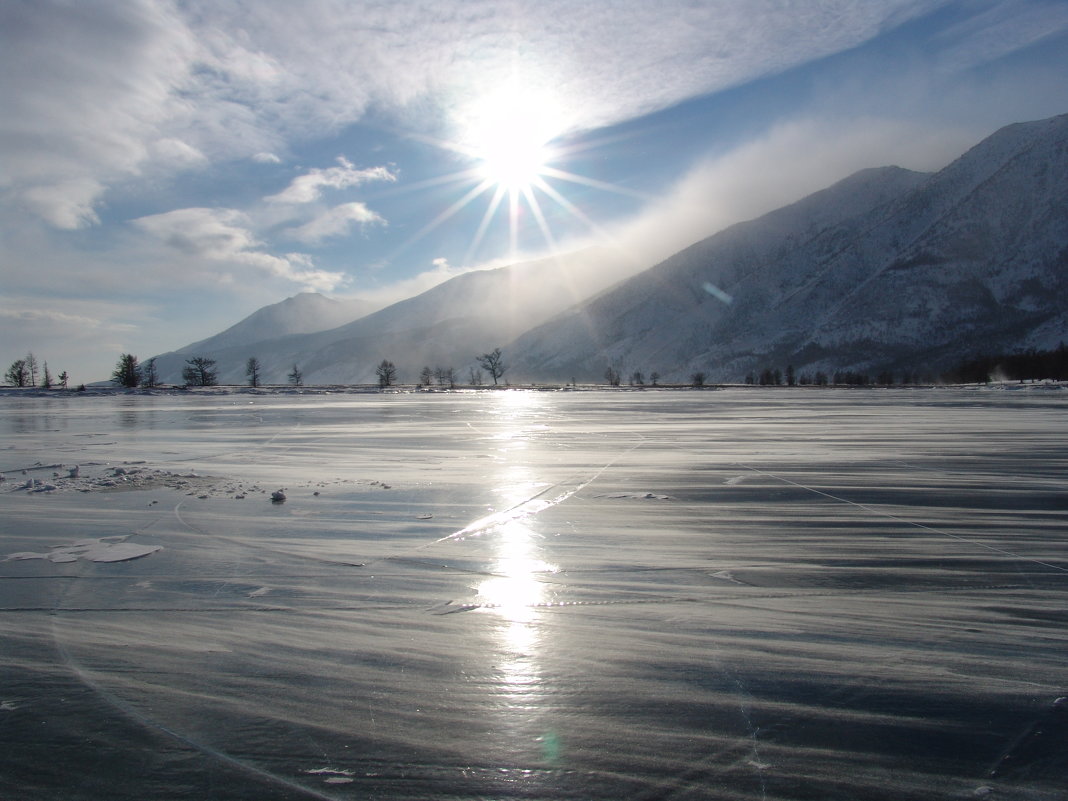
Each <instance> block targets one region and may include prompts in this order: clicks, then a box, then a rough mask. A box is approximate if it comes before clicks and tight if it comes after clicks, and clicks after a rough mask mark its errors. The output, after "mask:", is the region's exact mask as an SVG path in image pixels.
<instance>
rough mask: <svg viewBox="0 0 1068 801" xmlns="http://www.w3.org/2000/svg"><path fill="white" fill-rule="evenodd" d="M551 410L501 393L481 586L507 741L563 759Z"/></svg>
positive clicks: (550, 759)
mask: <svg viewBox="0 0 1068 801" xmlns="http://www.w3.org/2000/svg"><path fill="white" fill-rule="evenodd" d="M548 411H549V404H548V402H547V400H546V399H545V398H544V397H543V396H541V394H540V393H537V392H524V391H515V390H512V391H507V392H501V393H497V394H496V395H495V397H494V398H493V406H492V408H491V409H490V410H489V412H490V414H489V415H488V417H489V420H488V421H487V426H486V428H487V432H486V433H487V434H488V435H489V436H490V438H491V439H492V440H493V441H494V442H496V443H497V446H496V460H495V465H494V468H493V473H492V476H491V479H490V480H491V481H492V482H493V483H492V484H491V486H492V488H493V490H494V494H495V496H496V498H497V499H498V500H497V509H496V510H494V512H493V513H491V514H490V515H489V516H488V517H487V518H484V519H483V521H481V524H482V525H483V526H484V528H482V529H481V530H482V531H483V532H484V536H485V538H486V539H485V542H486V544H487V545H488V546H489V548H490V549H491V558H492V561H491V562H490V563H489V564H488V565H487V568H488V571H489V573H490V574H491V575H490V576H488V577H486V578H485V579H484V580H483V581H481V582H480V583H479V584H478V585H477V586H476V587H475V588H474V589H475V590H476V592H477V600H476V603H477V604H478V606H479V607H480V611H481V613H482V614H485V615H488V616H491V617H492V623H491V626H490V630H491V635H490V636H491V637H492V640H491V648H492V656H491V657H490V658H491V659H492V660H493V661H492V665H493V669H494V672H495V675H496V679H495V681H496V693H495V694H496V698H497V706H498V709H499V710H500V714H501V716H502V717H501V720H500V723H499V731H500V733H501V735H502V737H503V738H504V740H503V741H504V742H507V743H508V747H509V748H510V749H511V750H512V751H513V753H514V755H515V756H516V757H517V758H520V759H522V760H524V761H526V760H530V761H531V764H540V765H543V766H555V765H557V764H558V759H559V756H560V753H561V741H560V738H559V736H558V734H557V733H556V731H555V730H554V728H553V725H552V722H551V721H550V720H548V719H547V718H546V714H547V706H546V701H547V699H548V698H549V697H550V696H551V688H549V687H546V676H545V660H546V655H547V653H548V652H549V650H550V649H551V648H552V645H553V644H552V641H551V631H552V629H551V628H549V627H547V625H546V624H547V620H546V618H545V615H546V614H547V612H546V609H545V607H546V606H549V605H551V604H552V603H553V597H554V595H553V581H552V576H553V574H555V573H558V572H559V570H560V568H559V567H558V566H557V565H556V564H554V563H553V562H552V557H551V554H550V552H549V550H548V548H547V546H548V545H549V544H550V543H551V542H552V541H553V540H552V539H551V538H547V537H546V535H545V531H544V530H543V525H544V523H543V520H542V519H541V517H540V513H541V512H543V511H544V510H545V509H547V508H549V507H551V506H553V505H555V503H557V502H558V501H559V500H560V497H559V493H558V492H557V491H554V487H555V486H556V485H555V484H553V483H552V481H551V480H546V476H545V475H544V473H543V471H542V470H541V469H540V466H541V465H542V464H544V462H543V459H544V457H546V456H547V455H550V456H551V454H548V453H547V452H546V450H545V448H546V445H547V444H548V443H547V440H546V439H545V438H544V436H543V435H544V432H545V431H547V430H549V427H548V426H547V425H546V424H545V423H546V417H547V412H548ZM549 461H550V463H552V462H553V461H554V460H553V459H551V458H550V460H549ZM487 524H488V525H487ZM472 525H474V524H472Z"/></svg>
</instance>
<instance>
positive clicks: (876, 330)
mask: <svg viewBox="0 0 1068 801" xmlns="http://www.w3.org/2000/svg"><path fill="white" fill-rule="evenodd" d="M606 259H607V260H612V264H613V269H611V270H606V269H604V266H605V264H606ZM622 261H623V257H622V256H620V255H618V254H615V255H613V254H612V252H611V251H610V250H608V249H592V250H589V251H584V252H581V253H577V254H570V255H567V256H562V257H560V258H558V259H546V260H542V261H537V262H529V263H525V264H517V265H512V266H509V267H503V268H499V269H494V270H482V271H474V272H468V273H465V274H462V275H460V276H458V277H456V278H453V279H451V280H449V281H446V282H444V283H442V284H439V285H438V286H436V287H434V288H433V289H430V290H428V291H427V292H424V293H422V294H420V295H418V296H415V297H412V298H408V299H406V300H403V301H400V302H399V303H395V304H393V305H391V306H388V307H386V308H384V309H379V310H377V311H370V313H367V312H368V309H366V308H359V307H342V306H334V305H331V304H334V303H336V302H335V301H330V300H329V299H327V298H323V297H321V296H318V295H298V296H297V297H295V298H290V299H289V300H287V301H283V302H282V303H279V304H275V305H274V306H268V307H266V308H264V309H261V310H260V311H258V312H256V313H255V314H253V315H251V316H250V317H248V318H247V319H245V320H243V321H242V322H240V323H238V324H237V325H235V326H233V327H232V328H230V329H228V330H227V331H224V332H222V333H220V334H218V335H216V336H214V337H210V338H208V339H205V340H201V341H200V342H197V343H193V344H191V345H188V346H186V347H184V348H181V349H180V350H178V351H176V352H174V353H170V354H164V355H162V356H160V357H158V362H157V367H158V369H159V374H160V377H161V379H162V380H163V381H165V382H173V383H180V382H181V368H182V366H183V365H184V363H185V360H186V359H187V358H190V357H191V356H193V355H197V356H207V357H209V358H213V359H215V360H216V361H217V363H218V367H219V380H220V381H221V382H223V383H243V382H244V381H245V375H244V367H245V363H246V362H247V360H248V358H249V357H251V356H255V357H256V358H257V359H258V360H259V361H260V363H261V367H262V370H263V374H262V377H263V381H264V382H265V383H282V382H284V381H285V380H286V375H287V374H288V372H289V371H290V370H291V369H292V367H293V365H298V366H299V367H300V369H301V371H302V372H303V375H304V380H305V382H306V383H344V384H348V383H373V382H374V381H375V374H374V368H375V365H376V364H377V363H378V362H379V361H381V360H382V359H389V360H391V361H393V362H394V363H395V364H396V365H397V367H398V371H399V375H398V379H399V380H400V381H401V382H407V383H412V382H414V381H415V380H416V379H417V376H418V374H419V371H420V369H421V368H422V367H423V366H424V365H426V366H430V367H435V366H444V367H454V368H456V369H457V378H458V380H459V381H461V382H465V381H466V380H467V369H468V368H469V367H470V366H472V365H473V364H474V363H475V357H476V356H477V355H478V354H481V353H484V352H486V351H489V350H492V349H493V348H494V347H503V348H504V349H505V357H506V358H505V361H506V363H507V365H508V368H509V370H508V374H507V377H508V378H509V379H510V380H512V381H513V382H524V383H525V382H538V381H567V380H571V379H577V380H579V381H591V380H592V381H600V380H603V376H604V373H605V371H606V369H607V368H609V367H612V368H613V369H615V370H616V371H618V372H619V373H620V374H622V375H623V376H624V377H626V376H628V375H629V374H630V373H631V372H632V371H641V372H643V373H645V374H646V375H649V374H650V373H652V372H657V373H659V374H660V376H661V377H662V380H663V381H686V380H688V378H689V376H690V375H691V374H692V373H693V372H697V371H700V372H703V373H705V374H706V375H707V377H708V378H709V380H713V381H742V380H744V379H745V378H746V377H747V376H748V375H752V374H753V373H754V372H756V371H760V370H762V369H765V368H777V369H785V368H786V367H787V366H790V367H793V368H794V370H795V371H796V372H797V373H802V372H810V373H812V372H817V371H823V372H827V373H833V372H836V371H857V372H873V373H874V372H878V371H896V372H898V373H902V372H909V373H915V372H923V371H937V370H940V369H944V368H946V367H948V366H951V365H953V364H955V363H957V362H959V361H960V360H961V359H964V358H969V357H971V356H974V355H977V354H980V353H990V352H1011V351H1014V350H1019V349H1023V348H1030V347H1036V348H1052V347H1055V346H1056V345H1057V344H1058V343H1059V342H1060V341H1063V340H1065V339H1068V336H1066V332H1068V285H1066V284H1068V115H1064V116H1059V117H1054V118H1051V119H1048V120H1042V121H1038V122H1030V123H1020V124H1016V125H1010V126H1008V127H1006V128H1003V129H1001V130H1000V131H998V132H996V133H995V134H994V135H992V136H991V137H989V138H988V139H986V140H984V141H983V142H981V143H979V144H978V145H976V146H975V147H974V148H972V149H971V150H969V151H968V152H967V153H965V154H964V155H963V156H961V157H960V158H959V159H957V160H956V161H955V162H953V163H952V164H950V165H949V166H947V167H946V168H945V169H943V170H941V171H939V172H937V173H932V174H927V173H917V172H912V171H909V170H905V169H901V168H899V167H882V168H873V169H867V170H862V171H860V172H858V173H856V174H854V175H852V176H851V177H849V178H846V179H845V180H843V181H840V182H838V183H836V184H835V185H833V186H831V187H829V188H827V189H824V190H822V191H820V192H816V193H814V194H812V195H810V196H808V197H806V198H804V199H802V200H800V201H798V202H797V203H794V204H791V205H789V206H786V207H784V208H781V209H778V210H776V211H773V212H771V213H769V214H766V215H764V216H762V217H759V218H757V219H755V220H751V221H749V222H744V223H739V224H737V225H733V226H731V227H729V228H727V229H725V230H723V231H720V232H719V233H717V234H715V235H713V236H711V237H709V238H707V239H705V240H703V241H701V242H698V243H696V244H694V245H692V246H690V247H688V248H686V249H685V250H683V251H681V252H679V253H678V254H676V255H674V256H672V257H670V258H668V259H666V260H665V261H663V262H661V263H660V264H657V265H655V266H653V267H651V268H649V269H646V270H644V271H641V272H638V267H637V266H634V265H631V266H630V271H631V272H630V273H629V275H630V277H624V278H623V280H619V276H620V275H621V273H620V271H619V268H618V263H619V262H622ZM635 273H636V274H635ZM622 274H623V275H624V276H626V275H627V273H626V272H625V271H624V272H623V273H622ZM610 282H611V286H609V284H610ZM332 315H335V316H333V317H332ZM346 315H348V316H347V318H346ZM342 318H345V319H342ZM339 320H340V321H341V322H339V323H338V324H337V325H336V326H335V327H331V326H330V325H328V323H330V322H332V321H335V322H336V321H339Z"/></svg>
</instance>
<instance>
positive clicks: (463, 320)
mask: <svg viewBox="0 0 1068 801" xmlns="http://www.w3.org/2000/svg"><path fill="white" fill-rule="evenodd" d="M605 258H606V256H605V252H604V251H601V250H598V249H591V250H587V251H582V252H580V253H574V254H570V255H567V256H563V257H560V258H557V259H544V260H539V261H533V262H526V263H523V264H516V265H511V266H508V267H501V268H497V269H492V270H476V271H472V272H468V273H464V274H461V275H459V276H457V277H455V278H452V279H450V280H448V281H446V282H444V283H442V284H439V285H438V286H436V287H433V288H432V289H430V290H427V291H426V292H423V293H422V294H420V295H417V296H415V297H412V298H408V299H406V300H402V301H400V302H398V303H395V304H393V305H391V306H388V307H387V308H384V309H380V310H378V311H375V312H373V313H371V314H366V315H363V316H359V317H358V319H353V318H352V317H350V318H349V319H348V320H347V321H346V322H345V324H343V325H339V326H338V327H335V328H330V329H329V330H318V331H313V332H310V333H300V332H294V333H289V334H285V332H283V331H281V330H280V329H278V328H275V326H276V325H277V320H278V317H279V315H280V313H281V312H282V310H284V309H286V308H289V307H290V306H292V305H293V304H294V302H299V304H300V305H301V306H304V305H306V304H309V303H311V302H312V301H311V300H310V299H311V298H315V297H318V296H314V295H312V296H308V295H298V296H297V297H296V298H290V299H289V300H287V301H283V302H282V303H280V304H276V305H275V306H269V307H266V308H265V309H261V310H260V311H258V312H256V313H255V314H253V315H251V316H250V317H248V318H247V319H246V320H244V321H242V322H241V323H239V324H238V325H236V326H234V327H233V328H230V329H228V330H227V331H224V332H223V333H221V334H218V335H216V336H214V337H211V338H209V339H205V340H201V341H200V342H196V343H193V344H191V345H187V346H186V347H184V348H181V349H180V350H178V351H175V352H173V353H167V354H163V355H161V356H158V357H156V364H157V371H158V373H159V376H160V379H161V380H162V381H163V382H165V383H181V380H182V379H181V371H182V368H183V367H184V366H185V363H186V360H187V359H189V358H192V357H193V356H204V357H207V358H211V359H214V360H215V361H216V365H217V369H218V372H219V381H220V382H221V383H238V384H239V383H244V381H245V365H246V363H247V361H248V359H249V357H252V356H255V357H256V358H257V360H258V361H259V362H260V365H261V369H262V376H263V381H264V383H285V381H286V378H287V375H288V374H289V373H290V371H291V370H292V368H293V366H294V365H297V366H298V367H299V369H300V370H301V372H302V374H303V377H304V381H305V383H308V384H333V383H339V384H362V383H374V382H375V381H376V377H375V366H376V365H377V364H378V363H379V362H381V361H382V360H383V359H389V360H390V361H392V362H394V363H395V364H396V365H397V368H398V373H399V375H398V378H399V380H400V381H402V382H408V383H412V382H414V381H416V380H417V378H418V375H419V372H420V370H421V369H422V368H423V367H424V366H429V367H431V368H435V367H439V366H440V367H453V368H455V369H456V370H457V377H458V378H460V379H463V378H464V377H465V376H466V374H467V368H468V367H469V366H470V365H473V364H474V362H475V359H476V357H477V356H478V355H479V354H482V353H486V352H487V351H490V350H492V349H493V348H495V347H500V346H502V345H503V344H504V343H506V342H510V341H511V340H513V339H515V338H516V337H518V336H519V335H520V334H522V333H523V332H524V331H527V330H529V329H530V328H532V327H534V326H536V325H539V324H541V323H542V322H544V321H545V320H547V319H549V318H550V317H552V316H553V315H555V314H558V313H559V312H561V311H562V310H564V309H566V308H567V307H568V306H570V305H572V304H574V303H576V302H579V301H581V300H583V299H585V298H587V297H589V296H590V295H592V294H594V293H596V292H598V291H600V290H602V289H604V288H605V287H606V286H607V285H608V284H609V283H611V282H612V281H613V280H615V279H616V278H618V277H619V276H620V275H621V274H627V273H626V271H627V270H628V269H629V274H633V273H634V272H636V271H637V269H638V268H637V267H635V266H630V267H627V266H626V265H623V266H619V267H617V268H616V269H614V270H613V271H612V272H611V273H607V272H605V271H604V270H603V269H601V266H602V265H603V264H604V260H605ZM620 261H621V260H620ZM621 271H622V272H621ZM323 300H326V299H325V298H323ZM265 331H266V332H268V335H263V332H265ZM235 332H236V333H235ZM270 332H276V333H270Z"/></svg>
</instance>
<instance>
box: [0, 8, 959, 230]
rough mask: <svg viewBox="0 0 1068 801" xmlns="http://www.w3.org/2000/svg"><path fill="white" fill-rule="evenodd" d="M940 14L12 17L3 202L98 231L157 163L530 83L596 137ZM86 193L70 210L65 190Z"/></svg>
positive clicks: (379, 12) (667, 11) (100, 11)
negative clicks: (370, 113)
mask: <svg viewBox="0 0 1068 801" xmlns="http://www.w3.org/2000/svg"><path fill="white" fill-rule="evenodd" d="M939 5H941V3H940V2H938V0H886V1H885V2H882V3H877V4H876V3H863V2H858V1H857V0H826V1H825V2H821V3H818V4H816V3H812V4H799V3H797V2H794V1H793V0H753V2H751V3H746V4H744V5H740V4H738V3H737V2H735V0H710V1H709V2H703V3H692V2H688V1H687V0H664V2H661V3H657V4H649V3H647V2H644V0H630V2H624V3H620V4H615V5H613V6H612V8H611V9H610V10H609V9H607V8H605V7H602V6H598V5H597V4H576V3H574V2H572V0H545V2H542V3H528V4H517V5H511V6H508V7H501V5H500V4H499V2H497V0H467V1H466V2H462V3H461V2H451V3H449V2H439V0H412V2H404V3H351V2H347V0H307V2H305V3H302V5H301V11H300V14H294V13H293V8H292V5H291V3H290V2H288V0H260V2H257V3H255V4H247V3H237V2H219V1H218V0H189V1H188V2H185V3H182V4H173V3H170V2H165V0H127V2H124V3H121V4H118V3H91V4H87V3H74V4H71V3H67V2H60V0H35V2H32V3H5V4H2V6H0V108H3V109H4V114H3V115H2V118H0V152H2V153H3V156H4V161H5V169H4V171H3V174H2V175H0V189H7V190H8V191H9V193H10V194H11V195H13V196H14V197H16V198H18V199H20V200H23V201H25V203H26V204H27V205H28V206H29V207H30V208H32V209H33V210H34V211H35V212H38V213H40V214H41V215H43V216H44V218H45V219H47V220H49V221H50V222H52V223H53V224H55V225H59V226H61V227H67V228H69V227H75V226H84V225H88V224H92V223H94V222H96V221H97V215H96V212H95V210H94V209H95V207H96V205H97V204H98V203H99V202H100V200H101V198H102V196H103V194H104V193H105V192H106V191H107V189H108V188H109V187H110V186H112V185H114V184H115V183H116V182H117V181H121V180H126V179H128V178H130V177H131V176H136V175H138V174H139V173H141V172H142V171H144V170H145V169H146V168H147V167H148V165H152V166H153V168H154V169H159V168H161V165H160V164H159V163H158V162H159V161H161V160H162V161H164V162H166V167H167V168H169V169H184V168H188V167H189V166H196V165H198V164H202V163H203V160H205V159H206V160H207V161H208V162H215V161H218V160H220V159H228V158H234V157H242V158H250V157H253V158H255V157H259V158H262V155H260V154H267V155H270V154H272V153H273V152H274V151H275V150H276V149H279V148H283V149H284V148H286V145H287V143H288V142H292V141H294V140H299V139H307V138H311V137H322V136H324V135H328V134H331V133H334V132H336V131H338V130H339V129H340V128H342V127H343V126H345V125H348V124H351V123H353V122H355V121H357V120H359V119H361V118H362V117H363V115H364V114H365V113H366V111H367V109H368V108H370V107H371V106H372V105H374V106H375V107H376V108H378V109H380V110H383V111H384V112H385V113H387V114H389V113H395V114H397V113H403V112H404V110H405V109H410V110H411V117H410V119H409V120H408V122H409V123H411V127H415V128H417V129H419V130H421V131H423V132H426V131H428V130H432V129H433V128H434V127H435V126H434V118H435V115H434V114H433V113H430V114H427V113H426V111H427V109H428V108H430V109H432V108H434V107H435V106H437V107H438V108H442V107H444V108H446V109H452V108H459V107H461V106H463V105H464V104H465V103H467V102H468V101H472V100H475V99H477V98H478V97H480V96H483V95H485V94H487V93H489V92H492V91H493V90H494V89H495V87H496V86H497V85H499V84H500V83H502V81H503V79H504V78H505V77H507V76H511V75H513V74H515V73H516V72H518V73H519V74H520V75H521V76H523V77H525V79H526V80H528V81H529V83H530V84H531V85H532V86H533V87H535V88H538V87H541V88H543V89H545V88H548V89H551V90H552V91H553V92H554V93H555V94H556V95H557V96H558V97H559V102H560V105H561V107H562V110H563V113H564V116H565V117H566V119H567V123H568V124H569V125H571V126H573V127H575V128H592V127H596V126H599V125H603V124H606V123H611V122H618V121H621V120H625V119H628V118H630V117H632V116H634V115H636V114H640V113H643V112H648V111H651V110H654V109H659V108H664V107H666V106H669V105H671V104H674V103H676V102H678V101H680V100H683V99H686V98H688V97H693V96H695V95H698V94H703V93H707V92H711V91H715V90H717V89H722V88H725V87H728V86H733V85H737V84H739V83H741V82H744V81H747V80H751V79H753V78H756V77H759V76H762V75H766V74H769V73H772V72H775V71H777V70H781V69H785V68H788V67H790V66H793V65H796V64H800V63H804V62H805V61H807V60H810V59H813V58H818V57H820V56H823V55H826V54H829V53H832V52H836V51H839V50H842V49H844V48H848V47H852V46H855V45H857V44H859V43H860V42H862V41H864V40H865V39H866V38H868V37H870V36H873V35H875V34H876V33H878V32H879V31H880V30H881V29H882V28H883V27H884V26H885V25H887V24H888V21H896V20H898V19H900V18H902V17H904V16H909V15H914V14H917V13H920V12H922V11H923V10H925V9H930V8H935V7H938V6H939ZM517 53H521V56H519V57H518V58H517ZM428 99H429V100H430V103H429V105H428V104H426V103H425V102H424V101H426V100H428ZM415 101H419V104H416V103H415ZM417 108H418V109H419V111H418V117H417V116H416V114H417V112H416V109H417ZM154 156H155V158H154ZM268 161H273V160H272V159H268ZM361 172H362V173H363V175H362V176H361V177H359V179H358V180H360V181H363V180H390V176H389V175H388V174H387V173H388V171H386V170H385V168H372V170H371V171H356V170H354V169H353V168H352V167H351V165H346V164H342V165H340V166H339V167H335V168H331V169H330V170H320V171H312V172H311V173H309V174H308V175H307V176H303V177H302V178H300V179H297V181H295V182H294V184H293V185H292V186H291V187H289V188H288V189H287V190H285V191H283V192H281V193H279V195H276V196H275V199H276V200H279V201H285V202H308V201H309V200H310V199H312V198H314V197H316V196H317V195H318V193H319V191H320V190H321V189H322V188H323V187H327V186H333V187H338V188H340V187H342V186H352V185H354V184H353V183H346V181H347V180H350V179H356V178H357V176H356V173H361ZM333 181H337V182H336V183H334V182H333ZM72 184H77V186H78V187H80V190H81V191H80V192H78V193H77V199H76V200H75V201H73V202H72V201H69V200H66V199H65V195H66V192H64V191H62V190H61V189H60V188H61V187H68V186H71V185H72Z"/></svg>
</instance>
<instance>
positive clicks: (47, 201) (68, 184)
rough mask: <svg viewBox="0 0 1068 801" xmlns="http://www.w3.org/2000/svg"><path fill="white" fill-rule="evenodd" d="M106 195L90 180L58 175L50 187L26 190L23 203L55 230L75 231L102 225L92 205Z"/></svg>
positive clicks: (42, 186)
mask: <svg viewBox="0 0 1068 801" xmlns="http://www.w3.org/2000/svg"><path fill="white" fill-rule="evenodd" d="M103 191H104V187H103V185H101V184H100V183H99V182H97V181H95V180H93V179H92V178H89V177H88V176H84V175H83V176H70V177H67V178H64V177H63V176H61V175H59V174H58V173H57V174H56V175H55V176H53V178H52V180H51V182H49V183H43V184H36V185H32V186H28V187H26V188H25V189H24V190H23V194H22V201H23V203H24V204H25V205H26V206H27V207H28V208H29V209H30V210H31V211H33V212H36V213H37V214H38V215H40V216H41V217H42V218H44V219H45V220H46V221H47V222H49V223H50V224H52V225H54V226H55V227H56V228H62V229H66V230H73V229H75V228H84V227H86V226H89V225H93V224H95V223H97V222H99V221H100V218H99V217H97V215H96V212H95V211H94V210H93V204H94V202H95V201H96V199H97V197H99V195H100V194H101V193H102V192H103Z"/></svg>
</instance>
